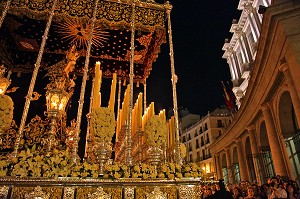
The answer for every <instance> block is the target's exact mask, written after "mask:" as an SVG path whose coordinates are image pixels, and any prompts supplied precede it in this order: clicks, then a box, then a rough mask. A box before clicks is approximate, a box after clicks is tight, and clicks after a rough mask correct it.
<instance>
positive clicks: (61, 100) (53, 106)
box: [46, 89, 70, 118]
mask: <svg viewBox="0 0 300 199" xmlns="http://www.w3.org/2000/svg"><path fill="white" fill-rule="evenodd" d="M69 98H70V94H69V93H67V92H66V91H63V90H60V89H51V90H48V91H47V93H46V103H47V114H48V117H49V118H51V117H55V118H60V117H61V116H62V115H64V114H65V108H66V105H67V103H68V101H69Z"/></svg>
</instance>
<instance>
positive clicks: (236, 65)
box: [232, 51, 242, 79]
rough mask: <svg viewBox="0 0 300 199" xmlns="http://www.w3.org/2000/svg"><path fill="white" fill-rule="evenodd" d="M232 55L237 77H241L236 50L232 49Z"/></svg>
mask: <svg viewBox="0 0 300 199" xmlns="http://www.w3.org/2000/svg"><path fill="white" fill-rule="evenodd" d="M232 57H233V60H234V64H235V69H236V72H237V77H238V79H241V77H242V74H241V69H240V66H239V61H238V58H237V56H236V52H235V51H233V53H232Z"/></svg>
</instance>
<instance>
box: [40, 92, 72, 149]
mask: <svg viewBox="0 0 300 199" xmlns="http://www.w3.org/2000/svg"><path fill="white" fill-rule="evenodd" d="M69 98H70V94H69V93H68V92H66V91H64V90H60V89H56V88H54V89H49V90H48V91H47V92H46V103H47V116H48V118H49V119H50V132H49V137H48V140H47V144H48V147H47V150H48V152H50V150H51V148H52V147H53V146H55V145H56V139H55V133H56V130H55V127H56V120H58V119H60V118H61V117H62V116H63V115H65V108H66V105H67V103H68V101H69Z"/></svg>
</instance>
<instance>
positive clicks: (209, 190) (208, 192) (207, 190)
mask: <svg viewBox="0 0 300 199" xmlns="http://www.w3.org/2000/svg"><path fill="white" fill-rule="evenodd" d="M204 192H205V194H206V195H207V196H211V195H212V189H211V188H207V189H205V190H204Z"/></svg>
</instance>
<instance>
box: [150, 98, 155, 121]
mask: <svg viewBox="0 0 300 199" xmlns="http://www.w3.org/2000/svg"><path fill="white" fill-rule="evenodd" d="M154 115H155V111H154V102H151V104H150V112H149V118H151V117H153V116H154Z"/></svg>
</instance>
